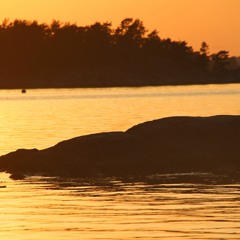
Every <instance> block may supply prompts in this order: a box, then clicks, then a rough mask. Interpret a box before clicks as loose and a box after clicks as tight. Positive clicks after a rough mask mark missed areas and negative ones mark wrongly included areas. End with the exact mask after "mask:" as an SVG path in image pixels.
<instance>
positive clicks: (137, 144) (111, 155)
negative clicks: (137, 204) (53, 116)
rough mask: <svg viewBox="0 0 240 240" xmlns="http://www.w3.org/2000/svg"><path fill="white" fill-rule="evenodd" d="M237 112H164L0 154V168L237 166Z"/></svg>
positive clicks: (79, 172) (113, 170)
mask: <svg viewBox="0 0 240 240" xmlns="http://www.w3.org/2000/svg"><path fill="white" fill-rule="evenodd" d="M239 136H240V116H213V117H169V118H163V119H159V120H154V121H150V122H145V123H142V124H139V125H136V126H134V127H132V128H130V129H128V130H127V131H126V132H109V133H98V134H92V135H87V136H81V137H76V138H73V139H70V140H67V141H63V142H60V143H58V144H57V145H55V146H53V147H50V148H48V149H44V150H41V151H39V150H37V149H32V150H23V149H21V150H17V151H16V152H12V153H9V154H7V155H4V156H1V157H0V170H2V171H9V172H13V173H15V172H27V173H44V174H51V175H64V176H97V175H101V174H104V175H115V176H123V175H147V174H154V173H172V172H190V171H208V172H209V171H210V172H216V171H218V172H230V173H232V172H234V173H236V172H239V171H240V147H239V146H240V137H239Z"/></svg>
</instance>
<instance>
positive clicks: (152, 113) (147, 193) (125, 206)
mask: <svg viewBox="0 0 240 240" xmlns="http://www.w3.org/2000/svg"><path fill="white" fill-rule="evenodd" d="M224 114H232V115H240V84H229V85H203V86H198V85H195V86H171V87H170V86H165V87H141V88H98V89H34V90H33V89H27V93H26V94H22V93H21V90H0V155H3V154H6V153H8V152H11V151H14V150H16V149H18V148H38V149H44V148H47V147H50V146H52V145H55V144H56V143H57V142H59V141H63V140H66V139H69V138H72V137H76V136H80V135H85V134H91V133H96V132H108V131H119V130H120V131H125V130H127V129H128V128H130V127H131V126H133V125H135V124H138V123H141V122H144V121H148V120H153V119H157V118H162V117H169V116H211V115H224ZM188 174H190V175H191V176H192V175H193V176H194V175H199V174H200V175H201V177H203V178H204V179H210V181H205V182H198V183H196V182H195V183H192V182H187V183H179V182H177V181H175V182H174V181H173V182H169V181H168V179H173V178H175V177H176V176H175V175H174V176H173V175H162V176H161V178H162V179H166V181H162V182H154V181H153V182H151V181H149V182H146V181H141V180H139V179H132V180H131V181H124V180H120V179H114V178H102V179H66V178H65V179H63V178H50V177H43V176H32V177H27V178H26V179H25V180H20V181H14V180H11V179H10V178H9V174H7V173H0V199H1V201H0V239H1V240H2V239H3V240H10V239H11V240H38V239H39V240H40V239H50V240H55V239H60V240H61V239H64V240H65V239H66V240H75V239H76V240H77V239H86V240H93V239H95V240H96V239H106V240H108V239H112V240H116V239H119V240H120V239H123V240H132V239H146V240H149V239H151V240H153V239H168V240H169V239H170V240H172V239H210V240H211V239H218V240H219V239H221V240H225V239H226V240H229V239H240V224H239V223H240V183H239V182H229V181H228V182H225V183H224V182H221V181H217V180H216V179H217V177H216V176H215V177H214V178H212V176H211V175H209V174H208V173H188ZM150 178H151V176H150ZM211 179H213V180H212V181H211Z"/></svg>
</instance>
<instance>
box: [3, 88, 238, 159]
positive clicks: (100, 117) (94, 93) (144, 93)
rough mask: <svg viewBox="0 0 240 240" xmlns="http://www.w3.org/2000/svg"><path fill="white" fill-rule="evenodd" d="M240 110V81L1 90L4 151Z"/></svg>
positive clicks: (48, 144)
mask: <svg viewBox="0 0 240 240" xmlns="http://www.w3.org/2000/svg"><path fill="white" fill-rule="evenodd" d="M217 114H240V84H231V85H206V86H179V87H143V88H108V89H58V90H57V89H41V90H28V91H27V93H26V94H22V93H21V91H20V90H0V142H1V145H0V155H1V154H5V153H8V152H10V151H13V150H16V149H18V148H38V149H43V148H46V147H49V146H52V145H54V144H56V143H57V142H59V141H62V140H65V139H69V138H72V137H76V136H80V135H84V134H89V133H96V132H104V131H115V130H117V131H119V130H123V131H124V130H126V129H128V128H130V127H131V126H133V125H135V124H138V123H140V122H144V121H147V120H153V119H157V118H161V117H169V116H176V115H188V116H208V115H217Z"/></svg>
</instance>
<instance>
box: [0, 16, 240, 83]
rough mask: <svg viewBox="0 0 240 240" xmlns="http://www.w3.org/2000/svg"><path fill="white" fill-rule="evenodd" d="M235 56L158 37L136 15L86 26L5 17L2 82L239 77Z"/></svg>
mask: <svg viewBox="0 0 240 240" xmlns="http://www.w3.org/2000/svg"><path fill="white" fill-rule="evenodd" d="M238 60H239V58H236V57H230V56H229V53H228V51H225V50H223V51H220V52H218V53H214V54H209V47H208V45H207V43H205V42H203V43H202V45H201V46H200V49H199V51H194V50H193V48H192V47H191V46H189V45H188V44H187V42H186V41H173V40H171V39H170V38H167V39H162V38H161V37H160V36H159V34H158V32H157V31H156V30H153V31H151V32H149V31H148V30H147V29H146V28H145V26H144V24H143V22H142V21H141V20H139V19H132V18H126V19H124V20H123V21H122V22H121V23H120V25H119V26H118V27H116V28H113V27H112V24H111V23H109V22H105V23H100V22H96V23H94V24H92V25H89V26H78V25H77V24H71V23H61V22H60V21H57V20H53V21H52V23H51V24H45V23H38V22H37V21H27V20H14V21H12V22H10V21H8V20H7V19H5V20H4V21H3V22H2V24H1V25H0V88H31V87H33V88H34V87H105V86H144V85H166V84H167V85H169V84H199V83H200V84H201V83H221V82H237V81H239V80H240V77H239V76H240V68H239V62H238Z"/></svg>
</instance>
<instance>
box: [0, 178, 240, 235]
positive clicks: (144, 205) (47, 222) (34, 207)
mask: <svg viewBox="0 0 240 240" xmlns="http://www.w3.org/2000/svg"><path fill="white" fill-rule="evenodd" d="M187 175H191V176H192V175H193V174H192V173H191V174H187ZM198 175H200V176H201V177H203V178H204V179H206V178H208V179H217V178H218V177H217V176H212V175H208V174H205V173H204V174H198ZM177 176H178V174H173V175H158V176H149V177H148V178H146V179H143V178H141V177H135V178H134V179H132V178H128V179H127V178H124V179H117V178H104V177H99V178H98V179H94V178H82V179H74V178H53V177H42V176H33V177H27V178H25V179H24V180H21V181H13V180H10V179H9V180H6V185H8V187H7V188H6V191H5V192H4V191H2V190H1V191H0V193H1V200H2V201H1V202H0V217H1V219H2V220H1V224H2V228H1V229H0V237H4V240H10V239H18V240H23V239H26V233H28V234H29V235H28V237H29V239H36V240H40V239H43V237H45V238H48V239H63V240H69V239H70V240H73V239H88V240H93V239H98V238H99V237H101V238H102V239H112V240H117V239H123V240H133V239H137V238H138V239H148V240H153V239H168V240H169V239H170V240H173V239H210V240H211V239H223V240H227V239H237V237H238V236H239V235H240V227H239V220H240V209H239V205H240V197H239V192H240V184H239V183H237V182H235V183H231V184H229V183H227V184H219V183H215V180H214V181H212V180H211V181H210V182H211V184H208V183H205V182H201V183H194V182H187V183H181V182H177V181H176V177H177ZM6 179H7V178H6ZM166 179H168V180H169V179H170V181H169V182H166ZM172 179H174V181H172ZM179 179H182V176H181V177H180V178H179ZM148 180H149V181H148ZM153 180H154V181H153ZM220 182H221V181H220ZM9 229H11V231H9ZM26 229H27V230H26ZM36 236H37V237H36Z"/></svg>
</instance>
